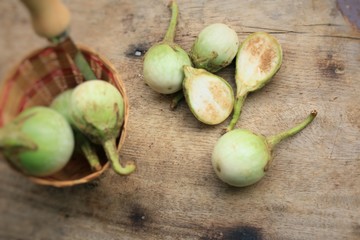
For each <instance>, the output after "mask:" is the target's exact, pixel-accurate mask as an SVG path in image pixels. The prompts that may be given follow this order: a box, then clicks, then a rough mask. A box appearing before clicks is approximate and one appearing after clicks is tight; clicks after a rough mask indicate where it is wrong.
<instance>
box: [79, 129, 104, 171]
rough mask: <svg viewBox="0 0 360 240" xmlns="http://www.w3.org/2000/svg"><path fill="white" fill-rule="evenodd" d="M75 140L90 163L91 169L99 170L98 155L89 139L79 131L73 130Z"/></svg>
mask: <svg viewBox="0 0 360 240" xmlns="http://www.w3.org/2000/svg"><path fill="white" fill-rule="evenodd" d="M75 136H76V141H77V142H78V143H79V145H80V150H81V152H82V153H83V154H84V156H85V158H86V160H87V161H88V163H89V164H90V167H91V170H92V171H100V170H101V168H102V167H101V164H100V160H99V157H98V155H97V153H96V151H95V149H94V148H93V146H92V145H91V143H90V141H89V140H88V139H87V138H86V137H85V136H84V135H83V134H82V133H80V132H75Z"/></svg>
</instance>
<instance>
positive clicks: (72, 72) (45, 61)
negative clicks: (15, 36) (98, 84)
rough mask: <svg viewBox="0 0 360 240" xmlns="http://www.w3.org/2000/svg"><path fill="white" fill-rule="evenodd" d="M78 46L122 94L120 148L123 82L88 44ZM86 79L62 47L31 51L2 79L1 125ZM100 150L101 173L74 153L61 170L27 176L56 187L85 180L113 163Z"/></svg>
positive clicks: (100, 76) (101, 76)
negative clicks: (39, 175) (50, 173)
mask: <svg viewBox="0 0 360 240" xmlns="http://www.w3.org/2000/svg"><path fill="white" fill-rule="evenodd" d="M79 49H80V51H81V52H82V53H83V54H84V56H85V58H86V59H87V60H88V62H89V64H90V66H91V68H92V69H93V71H94V73H95V75H96V76H97V78H98V79H102V80H105V81H108V82H110V83H111V84H113V85H114V86H115V87H116V88H117V89H118V90H119V92H120V93H121V95H122V96H123V99H124V105H125V115H124V125H123V127H122V129H121V132H120V137H119V138H118V141H117V144H118V151H119V150H120V148H121V146H122V145H123V143H124V141H125V136H126V126H127V122H128V116H129V103H128V98H127V96H126V92H125V88H124V85H123V82H122V81H121V78H120V76H119V74H118V73H117V71H116V70H115V68H114V67H113V66H112V64H111V63H110V62H109V61H108V60H107V59H105V58H104V57H102V56H100V55H99V54H97V53H95V52H94V51H92V50H90V49H89V48H87V47H84V46H79ZM83 81H84V78H83V76H82V75H81V73H80V72H79V70H78V69H77V67H76V65H75V64H74V62H73V60H72V58H71V57H70V55H68V54H67V53H66V52H65V51H64V50H63V49H62V48H60V47H57V46H49V47H45V48H42V49H39V50H36V51H34V52H32V53H30V54H29V55H27V57H25V58H24V59H23V60H22V61H21V62H20V63H19V64H18V65H16V66H15V68H14V70H13V71H11V72H10V74H9V75H8V77H7V78H6V79H5V80H4V81H2V85H1V87H0V127H1V126H3V125H4V124H6V123H7V122H9V121H10V120H12V119H13V118H14V117H16V116H17V115H18V114H19V113H20V112H21V111H23V110H24V109H26V108H29V107H32V106H36V105H42V106H48V105H49V104H50V103H51V102H52V100H53V99H54V98H55V97H56V96H57V95H58V94H59V93H61V92H63V91H65V90H67V89H69V88H74V87H75V86H76V85H78V84H80V83H81V82H83ZM98 152H99V157H100V160H101V164H102V169H101V170H100V171H98V172H92V171H91V169H90V166H89V164H88V162H87V161H86V159H85V158H84V157H83V156H82V154H79V153H77V152H74V154H73V156H72V158H71V160H70V162H69V163H68V164H67V165H66V166H65V168H64V169H62V170H61V171H60V172H58V173H56V174H54V175H52V176H49V177H42V178H38V177H30V176H28V178H29V179H30V180H32V181H33V182H35V183H38V184H42V185H50V186H55V187H65V186H72V185H76V184H81V183H86V182H88V181H91V180H93V179H95V178H97V177H98V176H99V175H100V174H102V173H103V172H104V171H105V170H106V169H107V168H109V166H110V163H109V162H108V161H107V159H106V157H105V155H104V154H103V152H102V150H101V148H100V147H99V149H98Z"/></svg>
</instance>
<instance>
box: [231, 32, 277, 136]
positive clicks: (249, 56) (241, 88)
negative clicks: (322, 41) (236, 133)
mask: <svg viewBox="0 0 360 240" xmlns="http://www.w3.org/2000/svg"><path fill="white" fill-rule="evenodd" d="M281 63H282V49H281V45H280V44H279V42H278V41H277V40H276V38H274V37H273V36H271V35H270V34H268V33H265V32H256V33H253V34H251V35H249V36H248V37H247V38H246V39H245V40H244V42H243V43H242V44H241V45H240V48H239V51H238V53H237V55H236V73H235V79H236V100H235V104H234V113H233V118H232V120H231V122H230V124H229V126H228V127H227V129H226V131H230V130H232V129H234V127H235V125H236V123H237V122H238V120H239V117H240V113H241V108H242V106H243V104H244V101H245V99H246V96H247V95H248V93H250V92H253V91H256V90H258V89H260V88H262V87H263V86H264V85H265V84H266V83H267V82H269V81H270V80H271V79H272V77H273V76H274V75H275V74H276V73H277V71H278V70H279V69H280V66H281Z"/></svg>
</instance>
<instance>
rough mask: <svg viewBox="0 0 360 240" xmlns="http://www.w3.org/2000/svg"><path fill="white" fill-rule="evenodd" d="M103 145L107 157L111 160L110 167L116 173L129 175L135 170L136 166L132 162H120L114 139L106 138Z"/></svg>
mask: <svg viewBox="0 0 360 240" xmlns="http://www.w3.org/2000/svg"><path fill="white" fill-rule="evenodd" d="M103 147H104V150H105V153H106V156H107V158H108V159H109V160H110V161H111V165H112V168H113V169H114V171H115V172H116V173H117V174H120V175H129V174H130V173H132V172H134V171H135V169H136V166H135V164H134V163H133V162H131V163H127V164H126V165H125V166H122V165H121V164H120V160H119V155H118V152H117V151H116V146H115V139H109V140H106V141H105V142H104V143H103Z"/></svg>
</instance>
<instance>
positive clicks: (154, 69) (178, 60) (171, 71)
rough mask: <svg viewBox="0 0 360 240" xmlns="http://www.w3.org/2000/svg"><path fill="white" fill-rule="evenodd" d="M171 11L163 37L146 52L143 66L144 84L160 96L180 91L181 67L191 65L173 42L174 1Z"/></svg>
mask: <svg viewBox="0 0 360 240" xmlns="http://www.w3.org/2000/svg"><path fill="white" fill-rule="evenodd" d="M171 9H172V16H171V21H170V24H169V28H168V30H167V32H166V35H165V37H164V39H163V40H162V41H161V42H160V43H158V44H155V45H154V46H152V47H151V48H150V49H149V50H148V51H147V52H146V54H145V57H144V65H143V73H144V81H145V83H146V84H147V85H149V86H150V87H151V88H152V89H153V90H154V91H156V92H158V93H162V94H172V93H175V92H178V91H179V90H181V88H182V82H183V79H184V72H183V66H184V65H190V66H191V64H192V63H191V60H190V57H189V56H188V54H187V52H186V51H185V50H183V49H182V48H181V47H180V46H179V45H178V44H176V43H175V42H174V38H175V28H176V24H177V18H178V5H177V3H176V1H175V0H174V1H172V4H171Z"/></svg>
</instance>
